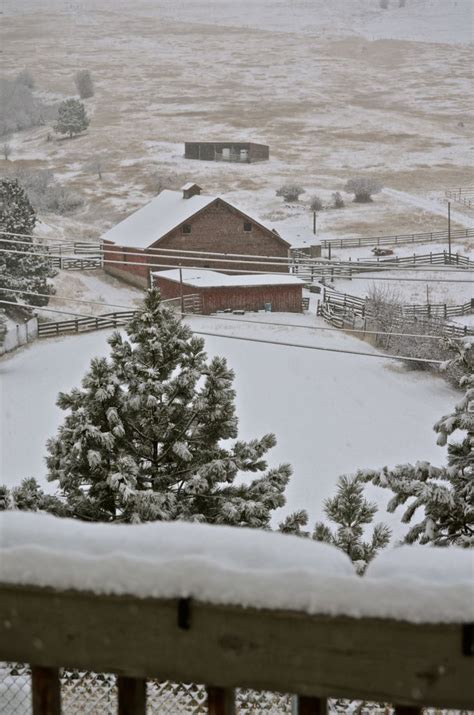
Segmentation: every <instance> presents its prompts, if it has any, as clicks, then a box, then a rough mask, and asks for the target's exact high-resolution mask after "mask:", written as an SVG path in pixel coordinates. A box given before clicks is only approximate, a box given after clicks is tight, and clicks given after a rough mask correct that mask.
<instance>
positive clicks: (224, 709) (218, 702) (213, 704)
mask: <svg viewBox="0 0 474 715" xmlns="http://www.w3.org/2000/svg"><path fill="white" fill-rule="evenodd" d="M206 691H207V712H208V713H209V715H235V712H236V710H235V692H234V691H233V690H232V689H229V688H212V687H207V688H206Z"/></svg>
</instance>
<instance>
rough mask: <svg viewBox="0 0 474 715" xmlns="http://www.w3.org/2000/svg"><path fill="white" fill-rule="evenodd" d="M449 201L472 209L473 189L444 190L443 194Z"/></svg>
mask: <svg viewBox="0 0 474 715" xmlns="http://www.w3.org/2000/svg"><path fill="white" fill-rule="evenodd" d="M444 195H445V196H446V198H447V199H449V201H455V202H456V203H458V204H463V205H464V206H466V207H467V208H468V209H473V208H474V187H473V186H468V187H466V188H464V189H463V188H462V187H460V188H459V189H458V188H455V189H454V188H453V189H446V191H445V192H444Z"/></svg>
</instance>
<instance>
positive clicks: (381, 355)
mask: <svg viewBox="0 0 474 715" xmlns="http://www.w3.org/2000/svg"><path fill="white" fill-rule="evenodd" d="M0 303H1V304H4V305H15V306H17V307H20V308H30V309H34V308H35V307H36V306H33V305H28V304H27V303H12V302H11V301H5V300H0ZM52 312H63V313H64V314H65V315H76V316H77V315H79V316H81V314H80V313H67V312H65V311H52ZM81 317H84V318H88V319H90V318H93V317H94V316H90V315H82V316H81ZM97 317H100V316H97ZM193 333H194V334H195V335H203V336H206V337H213V338H225V339H227V340H240V341H243V342H248V343H261V344H263V345H278V346H280V347H287V348H301V349H303V350H315V351H319V352H328V353H340V354H343V355H358V356H362V357H372V358H378V359H381V360H398V361H400V360H404V361H407V362H417V363H420V362H422V363H426V364H430V365H442V361H441V360H431V359H428V358H414V357H409V356H405V355H388V354H385V353H376V354H374V353H368V352H362V351H358V350H343V349H341V348H325V347H322V346H319V345H306V344H303V343H289V342H282V341H279V340H263V339H262V338H247V337H241V336H238V335H223V334H222V333H210V332H207V331H203V330H193Z"/></svg>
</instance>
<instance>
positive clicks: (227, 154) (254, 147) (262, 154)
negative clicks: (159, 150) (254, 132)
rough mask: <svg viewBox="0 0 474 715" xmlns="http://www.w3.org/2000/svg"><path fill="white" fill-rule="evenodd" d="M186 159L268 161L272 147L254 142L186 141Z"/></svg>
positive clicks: (245, 161) (241, 161) (246, 162)
mask: <svg viewBox="0 0 474 715" xmlns="http://www.w3.org/2000/svg"><path fill="white" fill-rule="evenodd" d="M184 156H185V158H186V159H200V160H201V161H234V162H238V163H244V164H250V163H253V162H254V161H267V160H268V159H269V158H270V148H269V147H268V146H267V145H266V144H255V143H254V142H186V143H185V145H184Z"/></svg>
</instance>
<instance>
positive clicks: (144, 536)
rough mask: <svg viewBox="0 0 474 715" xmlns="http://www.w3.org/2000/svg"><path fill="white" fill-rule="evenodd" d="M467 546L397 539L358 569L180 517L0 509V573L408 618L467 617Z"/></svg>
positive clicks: (146, 592)
mask: <svg viewBox="0 0 474 715" xmlns="http://www.w3.org/2000/svg"><path fill="white" fill-rule="evenodd" d="M473 557H474V554H473V552H472V551H470V550H469V551H468V550H463V549H459V548H455V547H453V548H450V549H441V548H438V549H437V548H430V547H426V546H423V547H421V546H405V547H400V548H398V549H394V550H388V551H386V552H385V553H382V554H381V555H380V556H379V557H378V558H377V559H376V561H375V562H374V563H373V564H372V566H371V567H370V568H369V569H368V572H367V575H366V576H365V577H363V578H360V577H358V576H357V575H356V574H355V571H354V568H353V565H352V563H351V562H350V561H349V559H348V557H347V556H346V555H345V554H344V553H342V552H340V551H338V550H337V549H335V548H334V547H332V546H329V545H327V544H320V543H316V542H314V541H311V540H309V539H308V540H306V539H301V538H298V537H295V536H288V535H283V534H278V533H272V532H265V531H258V530H253V529H238V528H231V527H224V526H210V525H205V524H189V523H185V522H173V523H169V522H168V523H164V522H155V523H153V524H143V525H107V524H87V523H84V522H80V521H77V520H73V519H59V518H57V517H53V516H50V515H46V514H33V513H25V512H8V513H4V514H2V515H0V582H3V583H14V584H20V585H33V586H51V587H55V588H58V589H66V588H72V589H76V590H81V591H84V590H87V591H93V592H95V593H102V594H117V595H120V594H131V595H136V596H137V597H157V598H176V597H193V598H196V599H198V600H200V601H205V602H209V603H215V604H228V605H241V606H246V607H255V608H273V609H279V608H282V609H291V610H296V611H303V612H307V613H310V614H326V615H346V616H354V617H381V618H384V617H386V618H394V619H397V620H405V621H411V622H414V623H417V622H424V623H430V622H432V623H434V622H451V623H455V622H457V623H461V622H470V621H473V620H474V599H473V595H474V594H473V580H472V577H473V565H474V561H473Z"/></svg>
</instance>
